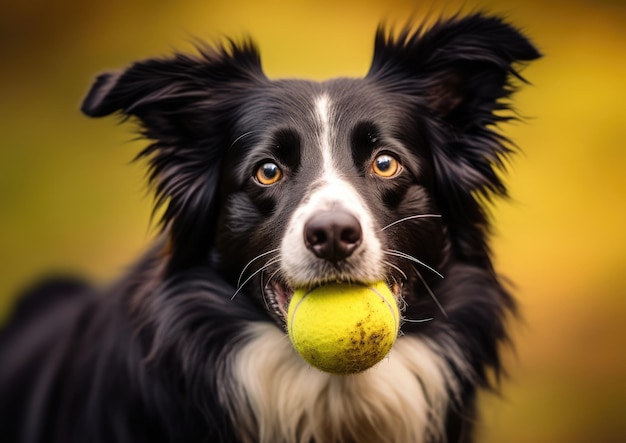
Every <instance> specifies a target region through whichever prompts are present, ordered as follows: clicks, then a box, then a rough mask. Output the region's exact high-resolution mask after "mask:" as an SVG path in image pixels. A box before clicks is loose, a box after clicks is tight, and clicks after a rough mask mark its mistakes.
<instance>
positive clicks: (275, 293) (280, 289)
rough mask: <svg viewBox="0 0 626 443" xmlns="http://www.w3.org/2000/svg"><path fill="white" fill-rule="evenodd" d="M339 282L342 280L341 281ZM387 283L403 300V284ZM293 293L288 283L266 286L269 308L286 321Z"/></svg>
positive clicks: (394, 293) (274, 283) (398, 298)
mask: <svg viewBox="0 0 626 443" xmlns="http://www.w3.org/2000/svg"><path fill="white" fill-rule="evenodd" d="M339 283H342V282H341V281H340V282H339ZM352 283H355V282H352ZM322 284H324V282H320V283H317V284H309V285H307V286H310V287H314V286H318V285H322ZM387 284H388V286H389V288H390V289H391V292H392V293H393V295H394V297H395V298H396V301H399V300H401V299H402V284H401V283H398V282H395V281H394V282H388V283H387ZM293 294H294V289H293V288H292V287H291V286H290V285H288V284H286V283H282V282H272V283H270V284H269V285H267V286H266V287H265V302H266V304H267V307H268V309H269V310H270V311H271V312H272V313H273V314H274V315H276V316H277V317H278V318H279V319H281V320H282V321H284V322H286V321H287V311H288V310H289V302H290V301H291V298H292V297H293Z"/></svg>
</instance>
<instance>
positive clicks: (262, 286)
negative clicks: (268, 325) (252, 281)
mask: <svg viewBox="0 0 626 443" xmlns="http://www.w3.org/2000/svg"><path fill="white" fill-rule="evenodd" d="M263 275H264V274H263V272H261V278H260V279H259V281H260V283H261V295H262V298H263V303H264V304H265V309H267V310H268V311H269V310H270V305H269V304H268V303H267V296H266V295H265V288H266V287H267V285H264V284H263Z"/></svg>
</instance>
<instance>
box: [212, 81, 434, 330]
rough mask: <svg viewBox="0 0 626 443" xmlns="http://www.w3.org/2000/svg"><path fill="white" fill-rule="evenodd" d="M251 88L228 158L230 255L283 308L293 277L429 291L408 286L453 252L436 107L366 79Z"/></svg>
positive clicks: (224, 216)
mask: <svg viewBox="0 0 626 443" xmlns="http://www.w3.org/2000/svg"><path fill="white" fill-rule="evenodd" d="M252 97H253V98H252V99H250V102H249V104H248V106H245V107H244V108H243V109H242V110H241V115H240V116H239V119H238V120H237V122H236V124H235V125H234V132H233V134H234V135H235V138H234V140H233V143H232V144H231V145H230V146H229V149H228V151H227V154H226V157H225V160H224V163H223V166H222V180H221V192H220V211H219V212H220V218H219V224H218V229H217V236H216V245H217V251H218V254H219V261H220V263H221V266H222V267H223V268H224V269H225V270H226V271H228V272H232V273H233V275H232V276H233V278H234V277H235V276H236V278H237V281H238V284H239V285H241V286H245V287H244V289H243V291H244V292H245V293H247V294H250V293H252V294H256V295H257V296H258V297H263V298H264V299H265V303H266V304H267V305H268V306H269V307H270V308H271V311H272V312H273V314H274V315H276V316H277V317H279V318H280V317H281V316H282V315H284V312H285V309H286V304H287V302H288V300H289V298H290V297H291V294H292V292H293V288H296V287H307V286H312V285H316V284H319V283H322V282H328V281H350V282H375V281H380V280H385V281H387V282H388V283H389V284H390V286H391V287H392V288H393V289H394V292H395V293H396V295H397V296H401V295H405V294H404V292H405V293H406V294H409V295H408V296H413V295H414V294H416V293H418V292H419V291H413V290H407V291H402V288H403V287H404V286H405V285H407V284H408V285H409V286H414V284H415V281H420V278H427V279H430V278H431V277H432V276H433V271H431V270H430V269H429V267H433V268H438V267H439V266H440V265H441V264H442V261H443V258H444V252H445V251H446V248H445V247H444V238H445V235H444V229H443V223H442V219H441V214H440V211H439V209H438V208H437V205H436V203H435V201H434V198H433V186H434V182H433V165H432V160H431V159H430V153H429V149H430V147H429V146H428V139H429V137H428V135H427V131H428V122H427V117H426V114H427V110H425V109H423V110H420V109H419V108H418V107H417V106H416V105H415V104H412V103H410V102H409V101H408V100H403V99H402V97H398V96H389V95H388V94H386V93H385V91H383V90H381V88H380V87H379V86H378V85H377V84H376V83H375V82H372V81H368V80H365V79H355V80H352V79H340V80H333V81H329V82H325V83H309V82H301V81H279V82H272V83H267V84H264V85H260V86H259V87H258V90H256V91H254V93H253V94H252ZM417 274H421V277H417V276H416V275H417ZM244 284H245V285H244ZM412 289H415V288H412ZM405 296H406V295H405Z"/></svg>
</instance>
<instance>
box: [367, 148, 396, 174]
mask: <svg viewBox="0 0 626 443" xmlns="http://www.w3.org/2000/svg"><path fill="white" fill-rule="evenodd" d="M372 172H373V173H374V174H376V175H377V176H379V177H383V178H391V177H393V176H395V175H397V174H398V173H399V172H400V162H399V161H398V159H396V158H395V157H393V156H391V155H389V154H381V155H379V156H378V157H376V158H375V159H374V162H373V163H372Z"/></svg>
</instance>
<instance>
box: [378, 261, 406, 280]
mask: <svg viewBox="0 0 626 443" xmlns="http://www.w3.org/2000/svg"><path fill="white" fill-rule="evenodd" d="M384 263H385V264H386V265H387V266H389V267H390V268H393V269H395V270H396V271H398V273H399V274H400V275H402V277H403V278H404V280H405V281H406V280H408V279H409V278H408V277H407V275H406V273H405V272H404V271H403V270H402V269H400V267H399V266H397V265H394V264H393V263H391V262H390V261H387V260H384ZM396 283H397V282H396Z"/></svg>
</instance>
